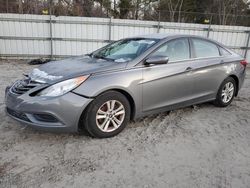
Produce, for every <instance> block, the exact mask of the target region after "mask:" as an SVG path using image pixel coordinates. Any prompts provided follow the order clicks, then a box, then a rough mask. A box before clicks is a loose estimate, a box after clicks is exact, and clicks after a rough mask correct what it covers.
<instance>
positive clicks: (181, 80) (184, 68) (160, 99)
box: [142, 38, 194, 112]
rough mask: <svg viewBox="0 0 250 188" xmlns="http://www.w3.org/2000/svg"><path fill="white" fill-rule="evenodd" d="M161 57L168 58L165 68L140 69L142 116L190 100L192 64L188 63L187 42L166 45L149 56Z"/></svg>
mask: <svg viewBox="0 0 250 188" xmlns="http://www.w3.org/2000/svg"><path fill="white" fill-rule="evenodd" d="M162 55H164V56H168V57H169V62H168V63H167V64H163V65H149V66H145V67H144V68H143V82H142V84H143V85H142V89H143V92H142V95H143V111H144V112H146V111H150V110H155V109H160V108H163V107H166V106H169V105H174V104H178V103H181V102H184V101H188V100H190V99H192V97H193V92H192V90H193V83H194V80H193V76H192V75H193V74H191V72H192V70H191V69H192V63H193V62H192V61H191V60H190V49H189V41H188V39H186V38H182V39H175V40H171V41H169V42H166V43H165V44H163V45H162V46H161V47H160V48H158V49H157V50H156V51H155V52H153V53H152V54H150V55H149V56H162Z"/></svg>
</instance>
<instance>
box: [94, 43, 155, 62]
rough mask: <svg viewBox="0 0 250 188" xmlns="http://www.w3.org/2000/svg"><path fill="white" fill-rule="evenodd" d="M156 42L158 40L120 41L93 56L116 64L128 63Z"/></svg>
mask: <svg viewBox="0 0 250 188" xmlns="http://www.w3.org/2000/svg"><path fill="white" fill-rule="evenodd" d="M156 42H158V40H157V39H143V38H135V39H125V40H120V41H117V42H114V43H112V44H110V45H108V46H106V47H104V48H103V49H101V50H99V51H97V52H96V53H93V54H92V56H93V57H95V58H101V59H107V60H112V61H115V62H127V61H131V60H133V59H135V58H136V57H138V56H139V55H141V54H142V53H143V52H145V51H146V50H147V49H148V48H150V47H151V46H152V45H154V44H155V43H156Z"/></svg>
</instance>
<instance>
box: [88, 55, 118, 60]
mask: <svg viewBox="0 0 250 188" xmlns="http://www.w3.org/2000/svg"><path fill="white" fill-rule="evenodd" d="M93 57H94V58H97V59H105V60H108V61H114V59H111V58H107V57H104V56H102V55H98V54H96V55H94V56H93Z"/></svg>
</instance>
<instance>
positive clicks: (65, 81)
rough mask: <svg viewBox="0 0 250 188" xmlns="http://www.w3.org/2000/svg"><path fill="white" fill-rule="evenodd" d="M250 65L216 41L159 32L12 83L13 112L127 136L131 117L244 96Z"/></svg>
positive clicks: (96, 133)
mask: <svg viewBox="0 0 250 188" xmlns="http://www.w3.org/2000/svg"><path fill="white" fill-rule="evenodd" d="M246 65H247V62H246V61H245V60H244V59H243V58H242V57H241V56H240V55H238V54H236V53H235V52H233V51H231V50H229V49H227V48H226V47H225V46H223V45H221V44H219V43H217V42H216V41H212V40H209V39H207V38H202V37H198V36H191V35H167V34H153V35H146V36H138V37H133V38H126V39H122V40H119V41H116V42H113V43H111V44H109V45H107V46H105V47H103V48H101V49H99V50H96V51H94V52H93V53H90V54H86V55H84V56H78V57H74V58H69V59H65V60H61V61H52V62H49V63H46V64H44V65H42V66H40V67H38V68H35V69H34V70H33V71H32V72H30V73H29V74H28V75H26V76H25V77H24V78H23V79H21V80H18V81H16V82H14V83H13V84H12V85H11V86H10V87H7V88H6V98H5V99H6V111H7V113H8V114H9V115H10V116H11V117H13V118H14V119H16V120H18V121H19V122H22V123H25V124H28V125H30V126H33V127H35V128H37V129H43V130H51V131H52V130H56V131H68V132H76V131H80V130H83V129H85V130H87V131H88V132H89V134H90V135H92V136H93V137H99V138H105V137H111V136H114V135H116V134H118V133H120V132H121V131H122V130H123V129H124V127H125V126H126V125H127V124H128V122H129V121H130V120H131V119H136V118H138V117H142V116H145V115H148V114H152V113H159V112H163V111H169V110H172V109H176V108H180V107H185V106H189V105H194V104H198V103H203V102H207V101H213V102H214V104H215V105H216V106H219V107H225V106H228V105H229V104H230V103H231V102H232V100H233V98H234V96H237V94H238V92H239V90H240V88H241V86H242V84H243V81H244V77H245V73H246Z"/></svg>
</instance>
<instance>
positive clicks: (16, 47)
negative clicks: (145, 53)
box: [0, 14, 250, 61]
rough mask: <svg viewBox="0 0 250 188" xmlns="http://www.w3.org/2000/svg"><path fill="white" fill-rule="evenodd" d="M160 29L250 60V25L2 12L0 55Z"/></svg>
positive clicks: (45, 52)
mask: <svg viewBox="0 0 250 188" xmlns="http://www.w3.org/2000/svg"><path fill="white" fill-rule="evenodd" d="M157 32H158V33H183V34H194V35H201V36H205V37H209V38H212V39H214V40H217V41H219V42H221V43H223V44H225V45H226V46H228V47H230V48H231V49H233V50H235V51H236V52H238V53H239V54H241V55H243V56H245V57H247V59H248V61H250V44H249V43H250V42H249V38H250V27H240V26H223V25H203V24H190V23H170V22H154V21H139V20H122V19H111V18H89V17H69V16H60V17H55V16H51V17H50V16H46V15H20V14H0V58H37V57H64V56H73V55H80V54H84V53H88V52H91V51H93V50H95V49H97V48H99V47H101V46H103V45H105V44H107V43H108V42H110V41H113V40H118V39H120V38H124V37H129V36H135V35H140V34H149V33H157Z"/></svg>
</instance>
